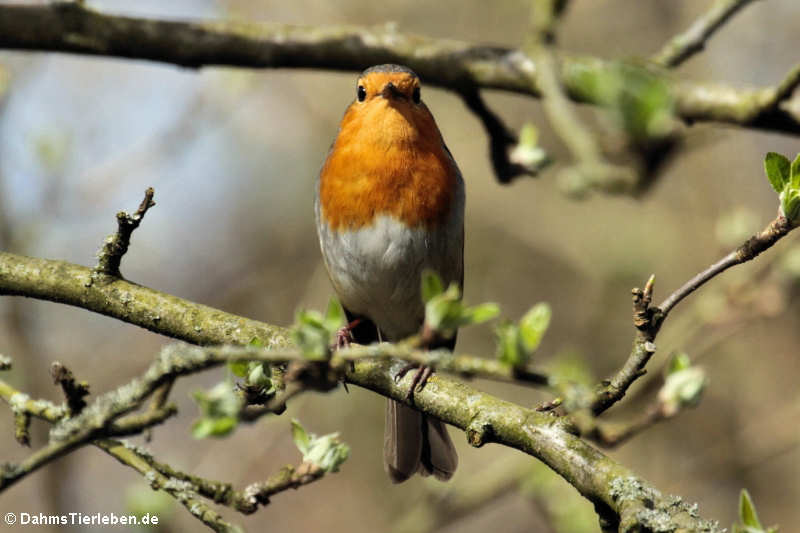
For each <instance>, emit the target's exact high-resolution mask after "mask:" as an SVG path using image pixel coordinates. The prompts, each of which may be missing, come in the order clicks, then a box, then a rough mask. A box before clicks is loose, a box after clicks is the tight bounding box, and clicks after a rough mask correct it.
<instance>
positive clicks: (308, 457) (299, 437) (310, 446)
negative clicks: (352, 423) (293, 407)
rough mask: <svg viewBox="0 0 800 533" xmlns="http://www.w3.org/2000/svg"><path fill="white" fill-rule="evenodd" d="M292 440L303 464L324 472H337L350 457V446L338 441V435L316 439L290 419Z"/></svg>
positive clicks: (331, 434) (332, 434) (333, 434)
mask: <svg viewBox="0 0 800 533" xmlns="http://www.w3.org/2000/svg"><path fill="white" fill-rule="evenodd" d="M292 440H294V443H295V446H297V449H298V450H300V453H302V454H303V462H309V463H313V464H315V465H317V466H318V467H320V468H322V469H323V470H325V471H326V472H338V471H339V466H341V464H342V463H344V462H345V461H346V460H347V458H348V457H349V456H350V446H348V445H347V444H345V443H343V442H340V441H339V434H338V433H330V434H328V435H323V436H321V437H317V436H316V435H314V434H313V433H308V432H307V431H306V430H305V428H303V426H302V425H301V424H300V422H298V421H297V420H295V419H292Z"/></svg>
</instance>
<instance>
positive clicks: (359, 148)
mask: <svg viewBox="0 0 800 533" xmlns="http://www.w3.org/2000/svg"><path fill="white" fill-rule="evenodd" d="M315 211H316V219H317V231H318V234H319V242H320V247H321V248H322V256H323V258H324V261H325V266H326V268H327V270H328V275H329V277H330V279H331V282H332V284H333V287H334V289H335V291H336V294H337V295H338V297H339V300H340V302H341V303H342V306H343V307H344V309H345V312H346V314H347V319H348V322H349V328H350V331H349V333H350V335H351V336H352V338H353V340H354V341H355V342H358V343H359V344H369V343H372V342H376V341H389V342H393V341H399V340H402V339H405V338H407V337H409V336H411V335H413V334H415V333H417V332H419V329H420V327H421V325H422V322H423V320H424V314H425V308H424V304H423V302H422V297H421V294H420V281H421V275H422V272H423V270H425V269H431V270H433V271H435V272H437V273H438V274H439V276H440V277H441V278H442V280H443V281H444V283H445V284H449V283H451V282H455V283H458V284H459V285H461V284H462V283H463V279H464V276H463V272H464V181H463V180H462V178H461V172H460V171H459V169H458V166H457V165H456V162H455V161H454V160H453V156H452V154H451V153H450V151H449V150H448V149H447V146H445V143H444V140H443V139H442V134H441V133H440V132H439V128H438V127H437V126H436V121H435V120H434V118H433V115H432V114H431V112H430V111H429V110H428V108H427V106H426V105H425V103H424V102H423V101H422V98H421V96H420V83H419V78H418V77H417V75H416V74H415V73H414V72H413V71H412V70H411V69H409V68H406V67H403V66H400V65H378V66H374V67H371V68H368V69H367V70H365V71H364V72H362V73H361V75H360V76H359V78H358V82H357V84H356V97H355V100H354V101H353V102H352V103H351V104H350V106H349V107H348V108H347V110H346V111H345V114H344V117H343V118H342V122H341V124H340V125H339V132H338V134H337V136H336V139H335V141H334V142H333V146H332V147H331V149H330V151H329V153H328V157H327V159H326V160H325V163H324V165H323V166H322V170H321V171H320V174H319V180H318V183H317V190H316V199H315ZM454 345H455V338H453V339H450V340H449V341H442V344H441V345H439V346H436V347H447V348H449V349H451V350H452V348H453V346H454ZM383 451H384V467H385V469H386V472H387V473H388V474H389V477H390V478H391V480H392V481H393V482H395V483H400V482H402V481H405V480H407V479H408V478H409V477H411V476H412V475H414V474H415V473H419V474H421V475H423V476H428V475H431V474H432V475H434V476H435V477H436V478H438V479H440V480H447V479H450V477H452V475H453V473H454V472H455V469H456V466H457V464H458V456H457V455H456V451H455V448H454V446H453V442H452V441H451V440H450V437H449V435H448V434H447V429H446V428H445V425H444V423H443V422H441V421H440V420H438V419H435V418H431V417H429V416H427V415H424V414H422V413H420V412H419V411H416V410H415V409H413V408H411V407H409V406H407V405H405V404H403V403H400V402H396V401H393V400H389V402H388V404H387V406H386V429H385V434H384V450H383Z"/></svg>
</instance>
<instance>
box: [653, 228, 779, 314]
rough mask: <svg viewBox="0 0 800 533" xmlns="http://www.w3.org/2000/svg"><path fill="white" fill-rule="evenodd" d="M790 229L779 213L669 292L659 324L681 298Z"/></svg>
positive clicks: (759, 251)
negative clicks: (733, 248) (745, 239)
mask: <svg viewBox="0 0 800 533" xmlns="http://www.w3.org/2000/svg"><path fill="white" fill-rule="evenodd" d="M792 229H793V226H792V225H791V223H790V222H789V220H788V219H787V218H786V217H785V216H783V215H782V214H779V215H778V216H777V217H776V218H775V219H774V220H773V221H772V222H770V223H769V225H768V226H767V227H766V228H765V229H764V230H763V231H761V232H759V233H757V234H755V235H753V236H752V237H750V238H749V239H748V240H747V241H745V242H744V243H743V244H742V245H741V246H739V247H738V248H737V249H736V250H734V251H732V252H731V253H729V254H728V255H726V256H725V257H723V258H722V259H720V260H719V261H717V262H716V263H714V264H713V265H711V266H710V267H708V268H707V269H705V270H704V271H702V272H700V273H699V274H697V275H696V276H694V277H693V278H692V279H690V280H689V281H687V282H686V283H684V284H683V286H681V287H680V288H679V289H678V290H676V291H675V292H673V293H672V294H670V295H669V296H668V297H667V298H666V299H665V300H664V301H663V302H662V303H661V304H659V306H658V309H659V311H660V315H661V316H660V318H659V320H658V322H659V326H660V323H661V322H663V321H664V319H666V318H667V315H668V314H669V312H670V311H671V310H672V308H673V307H675V306H676V305H678V303H679V302H680V301H681V300H683V299H684V298H686V297H687V296H689V295H690V294H691V293H693V292H694V291H695V290H697V289H698V288H699V287H701V286H702V285H703V284H704V283H706V282H707V281H708V280H710V279H712V278H713V277H714V276H716V275H718V274H720V273H722V272H724V271H725V270H727V269H729V268H730V267H732V266H736V265H740V264H742V263H745V262H747V261H750V260H751V259H754V258H755V257H757V256H758V255H759V254H760V253H761V252H763V251H764V250H766V249H767V248H769V247H771V246H772V245H773V244H775V243H776V242H778V240H779V239H781V238H782V237H784V236H785V235H787V234H788V233H789V232H790V231H791V230H792Z"/></svg>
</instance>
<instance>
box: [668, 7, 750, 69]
mask: <svg viewBox="0 0 800 533" xmlns="http://www.w3.org/2000/svg"><path fill="white" fill-rule="evenodd" d="M750 2H752V0H716V1H715V2H714V3H713V4H712V5H711V8H710V9H709V10H708V11H707V12H706V13H704V14H703V15H702V16H701V17H700V18H698V19H697V20H695V21H694V23H692V25H691V26H690V27H689V28H688V29H687V30H686V31H685V32H683V33H681V34H680V35H676V36H675V37H673V38H672V39H670V41H669V42H668V43H666V44H665V45H664V47H663V48H662V49H661V50H660V51H659V52H658V53H657V54H656V55H654V56H653V61H654V62H656V63H658V64H659V65H663V66H665V67H668V68H674V67H677V66H678V65H680V64H681V63H683V62H684V61H686V60H687V59H689V58H690V57H692V56H693V55H694V54H696V53H697V52H700V51H702V50H703V49H704V48H705V44H706V41H707V40H708V39H709V38H710V37H711V35H713V34H714V33H715V32H716V31H717V30H718V29H720V28H721V27H722V26H723V25H724V24H725V23H726V22H727V21H728V20H729V19H730V18H731V17H732V16H733V15H735V14H736V12H737V11H739V10H740V9H742V8H743V7H745V6H746V5H747V4H749V3H750Z"/></svg>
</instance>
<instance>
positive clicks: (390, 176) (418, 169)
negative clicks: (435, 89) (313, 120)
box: [319, 101, 458, 229]
mask: <svg viewBox="0 0 800 533" xmlns="http://www.w3.org/2000/svg"><path fill="white" fill-rule="evenodd" d="M356 106H357V104H353V105H351V106H350V108H349V109H348V110H347V112H346V113H345V116H344V118H343V119H342V125H341V127H340V130H339V135H338V136H337V138H336V141H335V142H334V145H333V148H332V150H331V152H330V154H329V155H328V159H327V160H326V161H325V164H324V165H323V167H322V171H321V173H320V184H319V187H320V190H319V195H320V206H321V214H322V217H323V219H324V220H325V221H326V222H327V223H328V225H329V227H330V228H331V229H358V228H361V227H364V226H368V225H370V224H371V223H372V222H373V220H374V218H375V217H376V216H378V215H391V216H393V217H395V218H397V219H398V220H401V221H403V222H404V223H405V224H406V225H408V226H409V227H418V226H426V227H432V226H435V225H437V224H439V223H441V222H443V221H444V219H445V218H446V217H447V215H448V213H449V211H450V206H451V203H452V201H453V198H454V195H455V187H456V181H457V176H458V169H457V168H456V166H455V163H454V162H453V161H452V159H451V158H450V157H449V155H448V154H447V152H446V151H445V149H444V145H443V143H442V138H441V134H440V133H439V129H438V128H437V126H436V123H435V121H434V120H433V116H431V114H430V112H429V111H428V110H427V108H425V107H424V105H422V106H420V107H417V108H412V107H411V106H408V107H406V106H399V107H398V106H392V105H391V104H389V103H387V102H384V101H379V102H376V103H375V104H374V105H371V106H369V107H364V106H362V107H356Z"/></svg>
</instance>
